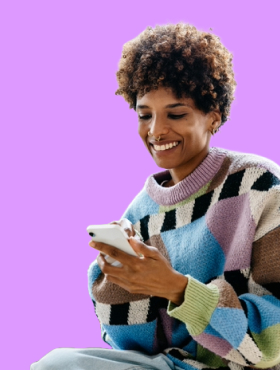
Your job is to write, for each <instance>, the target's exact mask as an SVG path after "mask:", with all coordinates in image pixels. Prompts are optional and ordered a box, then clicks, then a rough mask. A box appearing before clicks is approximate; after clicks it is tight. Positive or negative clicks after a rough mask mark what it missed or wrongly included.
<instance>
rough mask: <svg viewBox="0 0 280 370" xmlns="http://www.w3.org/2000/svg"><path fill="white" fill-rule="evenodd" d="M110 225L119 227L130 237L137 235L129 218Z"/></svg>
mask: <svg viewBox="0 0 280 370" xmlns="http://www.w3.org/2000/svg"><path fill="white" fill-rule="evenodd" d="M110 225H119V226H120V227H122V228H123V229H124V231H125V232H126V233H127V235H128V237H130V236H134V235H135V231H134V228H133V225H132V223H131V222H130V221H129V220H128V219H127V218H122V219H121V220H120V221H112V222H110Z"/></svg>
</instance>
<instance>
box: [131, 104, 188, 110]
mask: <svg viewBox="0 0 280 370" xmlns="http://www.w3.org/2000/svg"><path fill="white" fill-rule="evenodd" d="M177 107H190V108H192V107H191V106H190V105H189V104H183V103H174V104H168V105H166V106H165V107H164V108H177ZM145 108H150V107H149V106H148V105H137V106H136V109H145Z"/></svg>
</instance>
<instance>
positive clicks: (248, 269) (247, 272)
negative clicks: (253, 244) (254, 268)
mask: <svg viewBox="0 0 280 370" xmlns="http://www.w3.org/2000/svg"><path fill="white" fill-rule="evenodd" d="M250 271H251V268H250V267H247V268H246V269H242V270H240V272H241V274H242V275H243V276H244V277H245V278H246V279H249V275H250Z"/></svg>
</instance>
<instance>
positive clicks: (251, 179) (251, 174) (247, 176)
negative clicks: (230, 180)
mask: <svg viewBox="0 0 280 370" xmlns="http://www.w3.org/2000/svg"><path fill="white" fill-rule="evenodd" d="M264 172H266V170H265V169H264V168H258V167H250V168H247V169H246V170H245V172H244V175H243V178H242V181H241V184H240V188H239V193H238V194H239V195H242V194H246V193H248V191H249V190H250V189H251V187H252V186H253V184H254V183H255V181H256V180H257V179H258V178H259V177H261V175H262V174H263V173H264Z"/></svg>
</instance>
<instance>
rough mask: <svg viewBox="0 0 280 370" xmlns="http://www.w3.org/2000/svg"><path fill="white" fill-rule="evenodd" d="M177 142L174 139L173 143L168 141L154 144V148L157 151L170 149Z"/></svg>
mask: <svg viewBox="0 0 280 370" xmlns="http://www.w3.org/2000/svg"><path fill="white" fill-rule="evenodd" d="M178 144H179V143H178V141H174V142H173V143H169V144H166V145H154V148H155V150H157V151H161V150H167V149H171V148H173V147H174V146H177V145H178Z"/></svg>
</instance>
